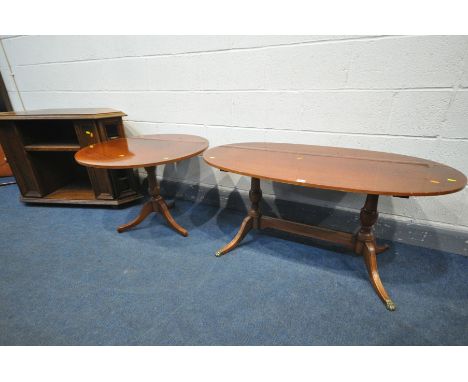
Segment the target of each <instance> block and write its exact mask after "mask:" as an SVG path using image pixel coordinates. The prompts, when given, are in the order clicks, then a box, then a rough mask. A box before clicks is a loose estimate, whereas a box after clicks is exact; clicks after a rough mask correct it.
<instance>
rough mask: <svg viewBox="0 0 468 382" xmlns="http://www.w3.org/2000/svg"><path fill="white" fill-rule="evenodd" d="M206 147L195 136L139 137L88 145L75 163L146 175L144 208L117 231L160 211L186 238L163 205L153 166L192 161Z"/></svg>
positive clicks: (168, 206)
mask: <svg viewBox="0 0 468 382" xmlns="http://www.w3.org/2000/svg"><path fill="white" fill-rule="evenodd" d="M207 147H208V141H207V140H206V139H204V138H201V137H198V136H195V135H186V134H155V135H142V136H139V137H133V138H119V139H114V140H111V141H107V142H102V143H96V144H94V145H90V146H88V147H85V148H83V149H81V150H80V151H78V152H77V153H76V155H75V159H76V161H77V162H78V163H80V164H82V165H84V166H88V167H93V168H106V169H128V168H140V167H144V168H145V170H146V172H147V174H148V187H149V194H150V200H149V201H147V202H146V203H145V204H144V205H143V208H142V209H141V212H140V214H139V215H138V216H137V217H136V218H135V219H134V220H132V221H131V222H129V223H127V224H124V225H121V226H120V227H118V228H117V231H118V232H123V231H125V230H127V229H129V228H132V227H134V226H136V225H138V224H140V223H141V222H142V221H143V220H144V219H145V218H146V217H147V216H148V215H149V214H151V213H152V212H160V213H161V214H162V215H163V216H164V218H165V219H166V220H167V222H168V224H169V225H170V226H171V227H172V228H174V229H175V230H176V231H177V232H179V233H180V234H181V235H182V236H188V232H187V230H186V229H185V228H183V227H181V226H180V225H179V224H178V223H177V222H176V221H175V220H174V218H173V217H172V215H171V213H170V212H169V209H170V208H171V207H172V205H169V204H168V203H166V201H165V200H164V199H163V197H162V196H161V195H160V193H159V185H158V181H157V178H156V167H157V166H158V165H162V164H167V163H174V162H179V161H181V160H184V159H188V158H192V157H194V156H196V155H198V154H200V153H201V152H203V151H204V150H206V148H207Z"/></svg>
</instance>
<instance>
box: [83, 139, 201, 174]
mask: <svg viewBox="0 0 468 382" xmlns="http://www.w3.org/2000/svg"><path fill="white" fill-rule="evenodd" d="M207 147H208V141H207V140H206V139H205V138H202V137H198V136H196V135H187V134H155V135H141V136H138V137H133V138H117V139H112V140H110V141H106V142H101V143H96V144H93V145H90V146H87V147H84V148H82V149H81V150H80V151H78V152H77V153H76V154H75V159H76V161H77V162H78V163H80V164H82V165H84V166H88V167H95V168H107V169H125V168H138V167H151V166H157V165H160V164H165V163H172V162H178V161H181V160H183V159H188V158H191V157H194V156H196V155H198V154H200V153H201V152H203V151H204V150H206V148H207Z"/></svg>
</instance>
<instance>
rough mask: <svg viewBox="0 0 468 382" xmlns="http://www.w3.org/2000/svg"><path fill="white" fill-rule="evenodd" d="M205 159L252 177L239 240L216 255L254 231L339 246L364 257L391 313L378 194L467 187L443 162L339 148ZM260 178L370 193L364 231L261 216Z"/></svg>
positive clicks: (255, 150) (231, 149)
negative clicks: (381, 257)
mask: <svg viewBox="0 0 468 382" xmlns="http://www.w3.org/2000/svg"><path fill="white" fill-rule="evenodd" d="M203 157H204V159H205V161H206V162H207V163H208V164H210V165H211V166H214V167H217V168H219V169H221V170H223V171H229V172H233V173H236V174H240V175H246V176H250V177H252V182H251V189H250V192H249V197H250V200H251V203H252V204H251V207H250V210H249V212H248V215H247V217H246V218H245V219H244V220H243V222H242V225H241V227H240V229H239V232H238V233H237V235H236V236H235V237H234V239H233V240H232V241H231V242H230V243H228V244H227V245H226V246H224V247H223V248H221V249H220V250H219V251H218V252H217V253H216V256H221V255H224V254H225V253H227V252H229V251H231V250H232V249H234V248H235V247H236V246H237V245H238V244H239V243H240V242H241V240H242V239H243V238H244V237H245V235H246V234H247V233H248V232H249V231H250V230H251V229H252V228H257V229H263V228H273V229H277V230H281V231H286V232H290V233H294V234H298V235H303V236H307V237H312V238H316V239H320V240H325V241H329V242H333V243H339V244H341V245H344V246H346V247H348V248H349V249H351V250H353V251H354V252H355V253H356V254H358V255H362V256H363V257H364V261H365V264H366V267H367V271H368V274H369V278H370V281H371V283H372V286H373V287H374V289H375V291H376V293H377V295H378V296H379V297H380V299H381V300H382V301H383V302H384V304H385V306H386V307H387V309H388V310H395V304H394V303H393V301H392V300H391V299H390V297H389V295H388V293H387V292H386V290H385V288H384V286H383V284H382V281H381V280H380V276H379V272H378V269H377V257H376V255H377V254H378V253H380V252H383V251H384V250H386V249H387V248H388V246H379V245H377V243H376V240H375V236H374V233H373V226H374V224H375V223H376V221H377V217H378V213H377V203H378V199H379V195H390V196H398V197H404V198H407V197H410V196H432V195H444V194H450V193H453V192H457V191H460V190H462V189H463V188H464V187H465V185H466V177H465V175H463V174H462V173H461V172H460V171H457V170H455V169H453V168H451V167H448V166H445V165H443V164H440V163H436V162H432V161H429V160H425V159H420V158H415V157H410V156H405V155H397V154H389V153H383V152H376V151H367V150H355V149H345V148H339V147H326V146H311V145H299V144H288V143H261V142H248V143H237V144H231V145H225V146H219V147H214V148H212V149H210V150H207V151H205V153H204V154H203ZM260 179H269V180H273V181H276V182H281V183H289V184H294V185H299V186H304V187H313V188H321V189H329V190H337V191H344V192H356V193H363V194H367V197H366V201H365V204H364V207H363V208H362V209H361V213H360V220H361V227H360V228H359V230H358V231H357V232H356V233H355V234H352V233H348V232H339V231H334V230H330V229H326V228H321V227H316V226H311V225H306V224H300V223H295V222H291V221H287V220H283V219H277V218H272V217H267V216H262V214H261V212H260V209H259V202H260V200H261V198H262V191H261V189H260Z"/></svg>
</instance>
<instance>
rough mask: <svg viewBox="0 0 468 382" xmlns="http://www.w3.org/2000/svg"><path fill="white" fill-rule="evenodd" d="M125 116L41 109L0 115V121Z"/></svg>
mask: <svg viewBox="0 0 468 382" xmlns="http://www.w3.org/2000/svg"><path fill="white" fill-rule="evenodd" d="M125 115H126V114H125V113H123V112H121V111H119V110H114V109H41V110H27V111H9V112H5V113H0V121H23V120H34V119H102V118H112V117H123V116H125Z"/></svg>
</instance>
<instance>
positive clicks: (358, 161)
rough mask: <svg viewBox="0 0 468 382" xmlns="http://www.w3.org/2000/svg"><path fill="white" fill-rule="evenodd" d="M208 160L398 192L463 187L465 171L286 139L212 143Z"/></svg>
mask: <svg viewBox="0 0 468 382" xmlns="http://www.w3.org/2000/svg"><path fill="white" fill-rule="evenodd" d="M203 157H204V159H205V161H206V162H207V163H208V164H210V165H212V166H214V167H217V168H219V169H221V170H225V171H230V172H233V173H237V174H241V175H247V176H251V177H256V178H261V179H269V180H273V181H277V182H282V183H289V184H295V185H301V186H306V187H314V188H322V189H330V190H337V191H345V192H358V193H367V194H378V195H394V196H429V195H443V194H450V193H453V192H457V191H460V190H462V189H463V188H464V187H465V185H466V182H467V179H466V177H465V175H464V174H462V173H461V172H460V171H458V170H455V169H454V168H452V167H449V166H446V165H443V164H441V163H436V162H432V161H429V160H426V159H421V158H416V157H411V156H406V155H398V154H391V153H384V152H377V151H368V150H357V149H347V148H341V147H327V146H312V145H300V144H288V143H261V142H247V143H237V144H231V145H224V146H219V147H214V148H212V149H209V150H207V151H205V153H204V154H203Z"/></svg>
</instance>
